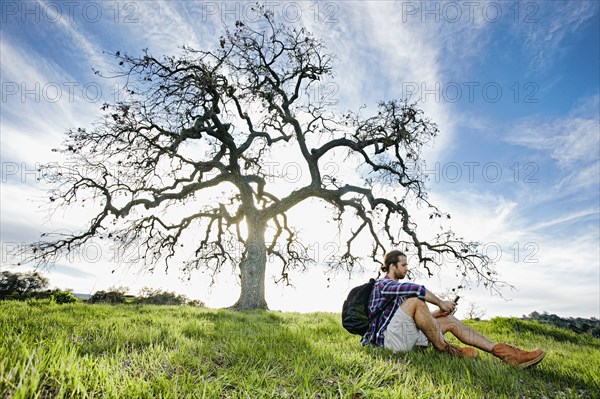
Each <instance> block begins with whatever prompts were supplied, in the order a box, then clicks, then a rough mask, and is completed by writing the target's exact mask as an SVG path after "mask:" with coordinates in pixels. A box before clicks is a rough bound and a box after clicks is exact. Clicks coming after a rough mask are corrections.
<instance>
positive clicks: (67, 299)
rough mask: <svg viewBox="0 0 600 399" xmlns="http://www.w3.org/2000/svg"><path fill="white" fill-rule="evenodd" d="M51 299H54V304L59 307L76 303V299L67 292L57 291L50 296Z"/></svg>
mask: <svg viewBox="0 0 600 399" xmlns="http://www.w3.org/2000/svg"><path fill="white" fill-rule="evenodd" d="M52 299H54V302H56V303H58V304H59V305H62V304H65V303H75V302H77V298H75V297H74V296H73V294H71V293H70V292H69V291H57V292H55V293H54V294H52Z"/></svg>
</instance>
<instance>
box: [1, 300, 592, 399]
mask: <svg viewBox="0 0 600 399" xmlns="http://www.w3.org/2000/svg"><path fill="white" fill-rule="evenodd" d="M471 325H473V326H474V327H475V328H477V329H479V330H480V331H482V332H484V333H485V334H487V335H489V336H490V337H491V338H492V339H495V340H506V341H508V342H512V343H515V344H517V345H520V346H523V347H526V348H533V347H535V346H540V347H542V348H544V349H545V350H546V351H547V352H548V355H547V356H546V359H545V360H544V361H543V362H542V363H541V364H540V365H538V366H537V367H536V368H534V369H527V370H521V369H516V368H513V367H510V366H507V365H505V364H503V363H502V362H500V361H499V360H497V359H496V358H494V357H492V356H490V355H488V354H484V353H481V357H480V358H479V359H475V360H473V359H457V358H452V357H449V356H446V355H443V354H439V353H437V352H435V351H434V350H432V349H425V350H422V351H418V352H412V353H408V354H400V355H399V354H393V353H389V352H386V351H382V350H378V349H371V348H363V347H361V346H360V344H359V338H358V337H357V336H353V335H350V334H348V333H346V332H345V330H343V328H342V327H341V324H340V321H339V315H337V314H328V313H314V314H295V313H279V312H248V313H235V312H229V311H225V310H208V309H198V308H192V307H157V306H151V305H145V306H141V305H119V306H108V305H84V304H74V305H63V306H59V305H54V304H48V303H43V302H39V301H38V302H36V301H32V302H29V303H25V302H13V301H4V302H0V397H2V398H12V397H14V398H100V397H102V398H186V397H190V398H353V399H357V398H405V397H406V398H501V397H506V398H522V397H532V398H538V397H547V398H556V397H559V398H576V397H590V398H592V397H599V392H600V340H597V339H594V338H591V337H589V336H585V335H576V334H574V333H571V332H568V331H566V330H561V329H557V328H553V327H549V326H544V325H541V324H536V323H534V322H526V321H520V320H516V319H494V320H492V321H488V322H486V321H482V322H472V323H471Z"/></svg>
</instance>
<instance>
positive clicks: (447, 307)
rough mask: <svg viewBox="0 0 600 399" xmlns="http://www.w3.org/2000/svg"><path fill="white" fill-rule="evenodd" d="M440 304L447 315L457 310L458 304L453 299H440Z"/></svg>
mask: <svg viewBox="0 0 600 399" xmlns="http://www.w3.org/2000/svg"><path fill="white" fill-rule="evenodd" d="M438 306H439V308H440V310H441V311H442V312H443V313H444V315H445V316H447V315H449V314H452V313H454V311H455V310H456V304H455V303H454V302H452V301H440V304H439V305H438Z"/></svg>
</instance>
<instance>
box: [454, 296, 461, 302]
mask: <svg viewBox="0 0 600 399" xmlns="http://www.w3.org/2000/svg"><path fill="white" fill-rule="evenodd" d="M459 299H460V297H459V296H458V295H457V296H456V298H454V303H458V300H459Z"/></svg>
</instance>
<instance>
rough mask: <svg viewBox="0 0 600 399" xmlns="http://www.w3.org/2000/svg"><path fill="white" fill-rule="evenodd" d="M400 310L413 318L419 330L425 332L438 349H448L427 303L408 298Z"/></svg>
mask: <svg viewBox="0 0 600 399" xmlns="http://www.w3.org/2000/svg"><path fill="white" fill-rule="evenodd" d="M400 309H402V310H403V311H404V313H406V314H407V315H408V316H410V317H412V318H413V320H414V321H415V324H416V325H417V327H418V328H419V330H421V331H423V333H424V334H425V336H426V337H427V339H429V342H431V343H432V344H433V346H434V347H435V348H436V349H439V350H444V349H445V348H446V347H447V344H446V342H445V341H444V339H443V336H442V334H441V330H440V328H439V326H438V324H437V323H436V320H435V319H434V318H433V316H432V315H431V312H430V311H429V308H428V307H427V305H426V304H425V301H423V300H421V299H419V298H407V299H405V300H404V302H402V305H400Z"/></svg>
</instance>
